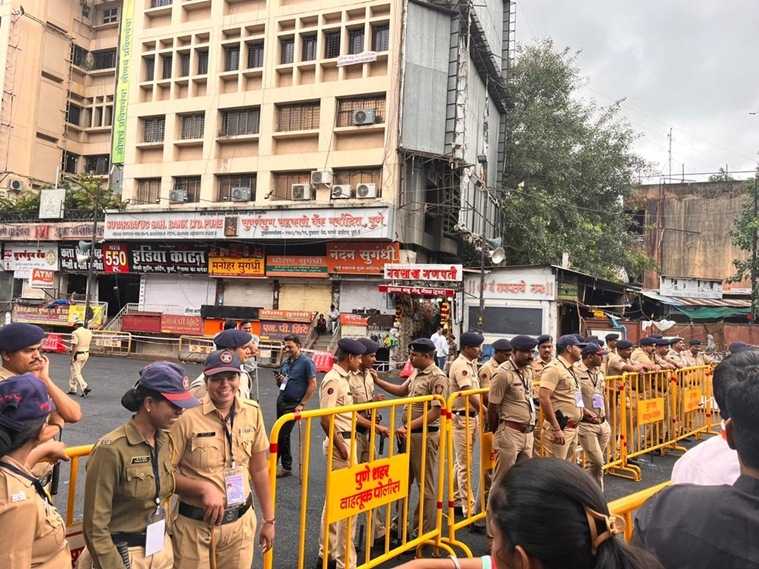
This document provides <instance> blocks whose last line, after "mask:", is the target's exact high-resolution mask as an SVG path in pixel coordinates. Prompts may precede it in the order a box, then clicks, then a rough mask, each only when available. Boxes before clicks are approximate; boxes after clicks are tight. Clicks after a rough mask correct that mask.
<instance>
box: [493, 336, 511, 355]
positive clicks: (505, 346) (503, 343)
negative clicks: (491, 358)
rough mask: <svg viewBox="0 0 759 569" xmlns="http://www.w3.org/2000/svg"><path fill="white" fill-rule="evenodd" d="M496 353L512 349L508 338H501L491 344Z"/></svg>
mask: <svg viewBox="0 0 759 569" xmlns="http://www.w3.org/2000/svg"><path fill="white" fill-rule="evenodd" d="M490 345H491V346H492V347H493V349H494V350H495V351H496V352H508V351H509V350H511V349H512V345H511V342H509V341H508V340H507V339H506V338H501V339H500V340H496V341H495V342H493V343H492V344H490Z"/></svg>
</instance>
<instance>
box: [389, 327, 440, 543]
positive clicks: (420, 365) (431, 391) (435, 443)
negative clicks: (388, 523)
mask: <svg viewBox="0 0 759 569" xmlns="http://www.w3.org/2000/svg"><path fill="white" fill-rule="evenodd" d="M409 347H410V351H411V353H410V356H409V359H410V361H411V365H412V366H414V371H413V372H412V373H411V375H410V376H409V377H408V379H407V380H406V381H405V382H404V383H403V384H401V385H395V384H392V383H388V382H387V381H384V380H382V379H375V380H374V382H375V383H376V384H377V385H378V386H379V387H381V388H382V389H384V390H385V391H387V392H388V393H391V394H392V395H395V396H396V397H422V396H424V395H437V396H439V397H440V398H442V399H443V400H445V399H446V398H447V397H448V378H447V377H446V375H445V373H443V371H442V370H441V369H440V368H439V367H437V366H436V365H435V344H433V343H432V340H430V339H429V338H418V339H416V340H414V341H413V342H411V344H410V346H409ZM443 405H444V403H443V401H441V400H439V399H434V400H433V401H431V402H430V403H415V404H413V405H412V406H411V417H408V416H407V415H406V408H405V407H404V412H403V417H402V418H401V422H402V424H401V426H400V427H398V428H397V429H396V431H395V435H396V437H397V438H398V439H399V440H401V441H403V442H404V446H405V451H406V452H408V453H409V455H410V461H409V470H410V472H409V485H410V484H412V483H413V482H414V481H416V484H417V486H419V488H420V493H421V487H422V484H424V493H423V495H422V496H421V497H420V500H419V503H418V504H417V506H416V508H415V510H414V532H415V533H416V530H418V529H419V527H420V526H419V522H420V517H419V516H420V510H421V515H422V518H421V521H422V524H421V527H422V532H424V533H426V532H428V531H431V530H432V528H433V527H434V525H435V500H436V496H435V469H436V464H437V454H438V449H439V447H440V414H441V411H442V407H443ZM427 407H429V409H427V413H426V419H427V425H426V429H425V426H424V420H425V412H424V411H425V409H426V408H427ZM425 430H426V433H427V436H426V438H425V437H424V434H423V433H424V432H425ZM422 445H426V452H425V453H424V454H425V462H424V465H422ZM422 466H424V469H422ZM422 474H424V480H422ZM422 503H423V507H422ZM398 516H400V511H399V512H398ZM393 525H394V526H395V527H396V528H398V518H397V517H396V519H395V521H394V522H393ZM398 533H400V532H398Z"/></svg>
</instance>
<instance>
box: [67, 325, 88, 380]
mask: <svg viewBox="0 0 759 569" xmlns="http://www.w3.org/2000/svg"><path fill="white" fill-rule="evenodd" d="M91 342H92V330H88V329H87V328H85V327H84V326H80V327H79V328H77V329H76V330H74V331H73V332H72V333H71V351H72V352H73V353H72V355H71V357H72V358H73V359H72V361H71V364H70V366H69V367H70V369H71V374H70V375H69V391H73V392H75V393H76V388H77V385H78V386H79V387H81V388H82V391H84V390H85V389H87V382H86V381H84V377H82V370H83V369H84V364H86V363H87V360H88V359H90V343H91Z"/></svg>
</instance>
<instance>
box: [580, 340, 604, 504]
mask: <svg viewBox="0 0 759 569" xmlns="http://www.w3.org/2000/svg"><path fill="white" fill-rule="evenodd" d="M606 354H607V352H606V350H604V349H603V348H602V347H601V346H599V345H598V344H595V343H590V344H588V345H587V346H585V347H584V348H583V349H582V360H581V361H579V362H577V363H576V364H575V372H576V373H577V377H578V379H579V380H580V389H581V390H582V402H583V405H584V406H583V409H582V412H583V416H582V419H580V435H579V436H580V439H579V440H580V446H582V448H583V450H584V451H585V468H587V469H588V471H589V472H590V475H591V476H592V477H593V478H595V479H596V482H598V485H599V486H600V487H601V490H602V491H603V489H604V454H605V453H606V447H607V446H608V444H609V438H610V437H611V427H609V423H608V422H607V421H606V417H607V416H608V415H609V404H608V401H607V398H606V381H605V379H604V374H603V373H601V363H602V362H603V357H604V356H605V355H606Z"/></svg>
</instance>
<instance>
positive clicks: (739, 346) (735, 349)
mask: <svg viewBox="0 0 759 569" xmlns="http://www.w3.org/2000/svg"><path fill="white" fill-rule="evenodd" d="M751 347H752V346H751V344H747V343H746V342H733V343H732V344H730V345H729V346H728V347H727V349H728V350H730V353H731V354H737V353H739V352H745V351H746V350H749V349H751Z"/></svg>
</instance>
